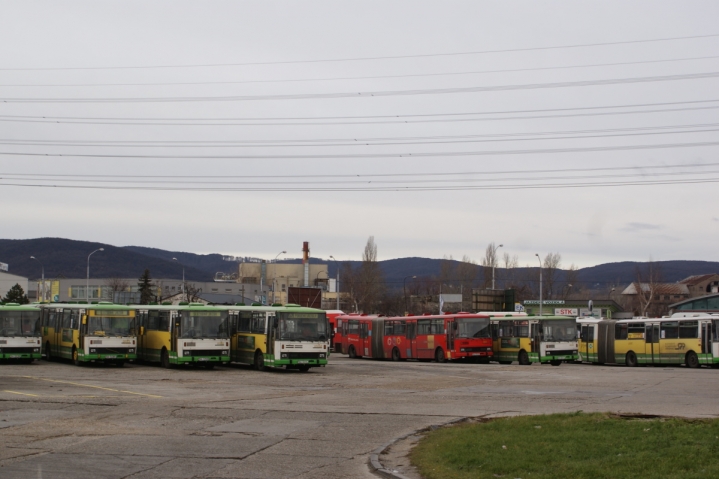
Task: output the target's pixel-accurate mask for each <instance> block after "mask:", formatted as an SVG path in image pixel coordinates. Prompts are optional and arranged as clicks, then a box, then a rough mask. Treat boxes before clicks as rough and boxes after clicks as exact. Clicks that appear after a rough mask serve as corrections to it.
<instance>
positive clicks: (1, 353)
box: [0, 347, 42, 359]
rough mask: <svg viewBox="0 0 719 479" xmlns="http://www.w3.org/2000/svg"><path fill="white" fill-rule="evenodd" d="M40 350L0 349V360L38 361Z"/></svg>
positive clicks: (40, 354)
mask: <svg viewBox="0 0 719 479" xmlns="http://www.w3.org/2000/svg"><path fill="white" fill-rule="evenodd" d="M41 356H42V352H40V348H39V347H38V348H0V359H40V357H41Z"/></svg>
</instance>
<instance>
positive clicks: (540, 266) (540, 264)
mask: <svg viewBox="0 0 719 479" xmlns="http://www.w3.org/2000/svg"><path fill="white" fill-rule="evenodd" d="M534 256H536V257H537V259H538V260H539V316H542V258H540V257H539V254H538V253H535V254H534Z"/></svg>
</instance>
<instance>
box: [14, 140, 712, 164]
mask: <svg viewBox="0 0 719 479" xmlns="http://www.w3.org/2000/svg"><path fill="white" fill-rule="evenodd" d="M717 145H719V141H703V142H693V143H664V144H654V145H620V146H593V147H577V148H547V149H526V150H489V151H487V150H485V151H481V150H480V151H448V152H447V151H445V152H420V153H338V154H323V155H316V154H315V155H147V154H144V155H119V154H89V153H87V154H85V153H68V154H63V153H24V152H8V151H0V155H1V156H30V157H48V158H57V157H62V158H126V159H176V160H180V159H228V160H267V159H308V160H312V159H315V160H320V159H338V158H345V159H369V158H429V157H469V156H495V155H496V156H500V155H527V154H542V153H578V152H602V151H624V150H654V149H666V148H693V147H701V146H717Z"/></svg>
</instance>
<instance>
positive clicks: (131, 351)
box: [127, 348, 135, 353]
mask: <svg viewBox="0 0 719 479" xmlns="http://www.w3.org/2000/svg"><path fill="white" fill-rule="evenodd" d="M127 352H128V353H134V352H135V350H134V349H132V348H130V349H128V350H127Z"/></svg>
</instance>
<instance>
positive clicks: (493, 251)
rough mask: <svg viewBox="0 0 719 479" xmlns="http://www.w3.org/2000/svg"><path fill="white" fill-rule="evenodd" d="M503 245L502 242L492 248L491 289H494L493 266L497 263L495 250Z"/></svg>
mask: <svg viewBox="0 0 719 479" xmlns="http://www.w3.org/2000/svg"><path fill="white" fill-rule="evenodd" d="M502 246H504V245H503V244H501V245H499V246H495V247H494V250H492V289H494V267H495V266H496V264H497V250H498V249H499V248H501V247H502Z"/></svg>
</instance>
